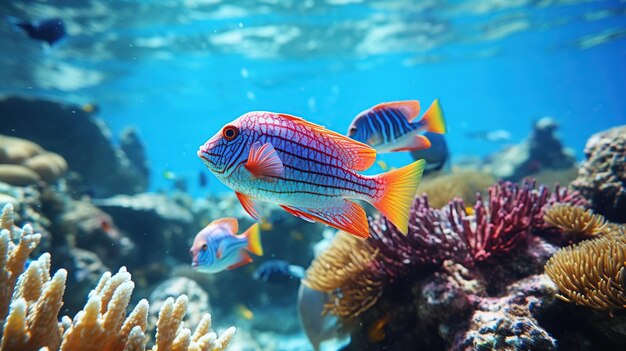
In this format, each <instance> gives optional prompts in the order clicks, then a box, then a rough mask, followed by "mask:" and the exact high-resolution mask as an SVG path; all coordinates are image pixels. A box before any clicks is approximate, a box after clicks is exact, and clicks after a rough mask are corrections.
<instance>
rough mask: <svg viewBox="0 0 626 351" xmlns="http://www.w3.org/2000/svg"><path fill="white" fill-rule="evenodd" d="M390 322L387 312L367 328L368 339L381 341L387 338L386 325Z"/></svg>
mask: <svg viewBox="0 0 626 351" xmlns="http://www.w3.org/2000/svg"><path fill="white" fill-rule="evenodd" d="M387 322H389V314H385V315H384V316H383V317H381V318H379V319H378V320H376V321H375V322H374V323H372V325H371V326H370V327H369V328H368V329H367V340H369V342H380V341H383V339H385V336H386V334H385V330H384V328H385V325H387Z"/></svg>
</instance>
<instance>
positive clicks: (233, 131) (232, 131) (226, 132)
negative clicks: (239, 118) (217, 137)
mask: <svg viewBox="0 0 626 351" xmlns="http://www.w3.org/2000/svg"><path fill="white" fill-rule="evenodd" d="M237 135H239V128H237V127H235V126H231V125H229V126H226V127H224V129H223V130H222V136H223V137H224V139H226V140H228V141H231V140H233V139H235V138H236V137H237Z"/></svg>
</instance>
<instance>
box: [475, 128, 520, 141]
mask: <svg viewBox="0 0 626 351" xmlns="http://www.w3.org/2000/svg"><path fill="white" fill-rule="evenodd" d="M465 136H466V137H468V138H470V139H482V140H485V141H490V142H493V143H498V142H502V141H509V140H511V132H509V131H508V130H504V129H497V130H476V131H472V132H467V133H465Z"/></svg>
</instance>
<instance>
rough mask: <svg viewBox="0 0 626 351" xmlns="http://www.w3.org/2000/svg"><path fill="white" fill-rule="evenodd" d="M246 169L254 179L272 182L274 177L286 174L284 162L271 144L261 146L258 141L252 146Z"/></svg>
mask: <svg viewBox="0 0 626 351" xmlns="http://www.w3.org/2000/svg"><path fill="white" fill-rule="evenodd" d="M245 167H246V169H247V170H248V171H249V172H250V173H251V174H252V175H253V176H254V177H256V178H260V179H267V180H272V179H271V178H273V177H281V176H282V175H283V174H285V167H284V166H283V162H282V161H281V160H280V157H278V153H277V152H276V149H274V147H273V146H272V144H270V143H265V144H263V145H261V143H260V142H258V141H257V142H255V143H254V144H252V146H251V147H250V154H249V155H248V161H247V162H246V165H245Z"/></svg>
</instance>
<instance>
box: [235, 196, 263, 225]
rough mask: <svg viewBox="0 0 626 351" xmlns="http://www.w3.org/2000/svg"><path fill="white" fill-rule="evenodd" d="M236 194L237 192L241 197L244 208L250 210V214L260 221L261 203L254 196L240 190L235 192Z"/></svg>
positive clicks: (239, 197)
mask: <svg viewBox="0 0 626 351" xmlns="http://www.w3.org/2000/svg"><path fill="white" fill-rule="evenodd" d="M235 194H237V199H239V202H240V203H241V206H243V209H244V210H246V212H248V214H249V215H250V216H252V218H254V219H256V220H257V221H260V220H261V215H260V214H259V204H258V203H257V202H256V201H255V200H254V199H253V198H251V197H250V196H248V195H246V194H242V193H238V192H235Z"/></svg>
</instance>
